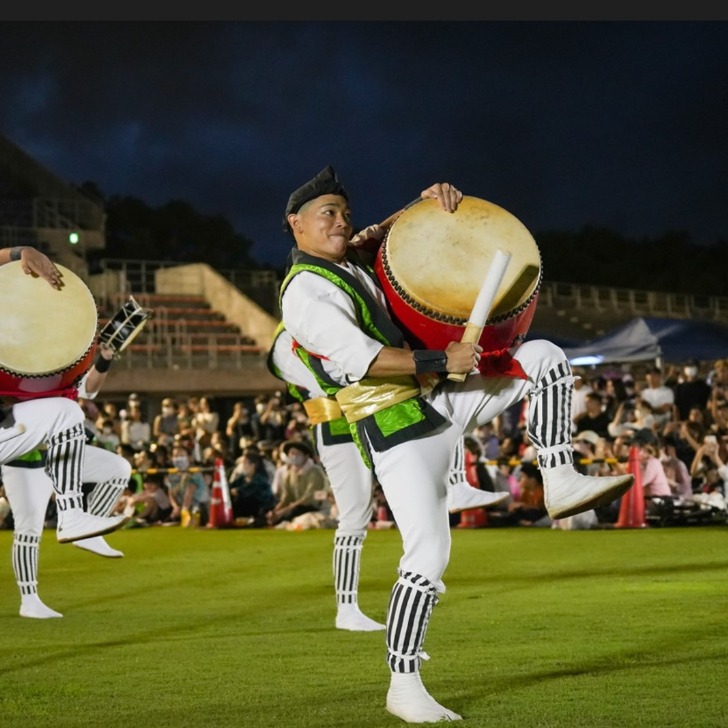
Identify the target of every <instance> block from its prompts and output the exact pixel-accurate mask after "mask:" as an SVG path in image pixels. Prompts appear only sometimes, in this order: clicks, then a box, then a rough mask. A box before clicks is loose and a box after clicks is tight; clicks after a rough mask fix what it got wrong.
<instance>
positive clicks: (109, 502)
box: [88, 478, 129, 516]
mask: <svg viewBox="0 0 728 728" xmlns="http://www.w3.org/2000/svg"><path fill="white" fill-rule="evenodd" d="M128 485H129V480H128V479H125V480H114V479H113V478H112V479H111V480H105V481H104V482H103V483H97V485H96V486H95V487H94V489H93V490H92V491H91V492H90V493H89V496H88V512H89V513H90V514H91V515H94V516H110V515H111V514H112V513H113V512H114V508H116V504H117V503H118V502H119V498H120V497H121V494H122V493H123V492H124V488H126V487H127V486H128Z"/></svg>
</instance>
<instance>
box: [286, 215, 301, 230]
mask: <svg viewBox="0 0 728 728" xmlns="http://www.w3.org/2000/svg"><path fill="white" fill-rule="evenodd" d="M288 224H289V225H290V226H291V230H293V232H294V233H300V232H301V220H300V218H299V216H298V214H297V213H295V212H292V213H291V214H290V215H289V216H288Z"/></svg>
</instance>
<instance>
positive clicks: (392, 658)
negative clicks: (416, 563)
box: [387, 571, 438, 673]
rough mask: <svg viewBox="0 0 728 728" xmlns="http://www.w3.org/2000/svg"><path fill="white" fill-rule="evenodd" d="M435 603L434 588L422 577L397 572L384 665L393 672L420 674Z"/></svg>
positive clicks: (389, 615) (388, 612) (388, 623)
mask: <svg viewBox="0 0 728 728" xmlns="http://www.w3.org/2000/svg"><path fill="white" fill-rule="evenodd" d="M437 602H438V596H437V588H436V587H435V585H434V584H433V583H432V582H431V581H429V580H428V579H426V578H425V577H424V576H419V575H418V574H412V573H410V572H402V571H400V573H399V579H397V581H396V583H395V585H394V587H393V588H392V594H391V596H390V598H389V609H388V610H387V664H388V665H389V669H390V670H391V671H392V672H399V673H413V672H419V669H420V665H421V664H422V660H423V659H426V656H424V655H423V652H422V646H423V644H424V642H425V634H426V633H427V625H428V624H429V622H430V615H431V614H432V610H433V608H434V607H435V605H436V604H437Z"/></svg>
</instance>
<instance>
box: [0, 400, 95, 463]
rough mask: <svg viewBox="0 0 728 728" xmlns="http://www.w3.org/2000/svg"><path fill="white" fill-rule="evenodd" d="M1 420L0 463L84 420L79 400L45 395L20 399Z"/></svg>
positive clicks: (39, 444)
mask: <svg viewBox="0 0 728 728" xmlns="http://www.w3.org/2000/svg"><path fill="white" fill-rule="evenodd" d="M4 411H5V417H4V418H3V419H2V421H0V464H2V463H6V462H8V461H9V460H15V459H17V458H19V457H20V456H21V455H25V454H26V453H28V452H30V451H31V450H35V449H36V448H38V447H40V446H42V445H43V444H44V443H45V442H46V441H47V440H48V439H49V438H51V437H53V436H54V435H57V434H58V433H59V432H63V431H64V430H68V429H70V428H72V427H74V426H76V425H82V424H83V421H84V414H83V410H82V409H81V408H80V407H79V406H78V403H77V402H74V401H73V400H70V399H68V398H66V397H46V398H42V399H33V400H29V401H27V402H18V403H16V404H14V405H13V406H12V407H11V408H10V409H8V410H4Z"/></svg>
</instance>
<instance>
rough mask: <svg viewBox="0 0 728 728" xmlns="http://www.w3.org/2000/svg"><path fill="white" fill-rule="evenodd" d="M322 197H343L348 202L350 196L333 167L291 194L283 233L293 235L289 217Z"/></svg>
mask: <svg viewBox="0 0 728 728" xmlns="http://www.w3.org/2000/svg"><path fill="white" fill-rule="evenodd" d="M321 195H341V196H342V197H343V198H344V199H345V200H346V201H347V202H348V201H349V195H347V194H346V190H345V189H344V185H342V184H341V182H340V181H339V178H338V177H337V176H336V170H335V169H334V168H333V167H332V166H331V165H328V167H325V168H324V169H322V170H321V171H320V172H319V173H318V174H317V175H316V176H315V177H314V178H313V179H310V180H309V181H308V182H306V184H304V185H302V186H301V187H299V188H298V189H297V190H295V191H294V192H292V193H291V196H290V197H289V198H288V204H287V205H286V213H285V215H284V216H283V232H286V233H293V230H291V226H290V225H289V224H288V216H289V215H291V214H292V213H294V212H298V211H299V210H300V209H301V208H302V207H303V206H304V205H305V204H306V203H307V202H310V201H311V200H315V199H316V198H317V197H321Z"/></svg>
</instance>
